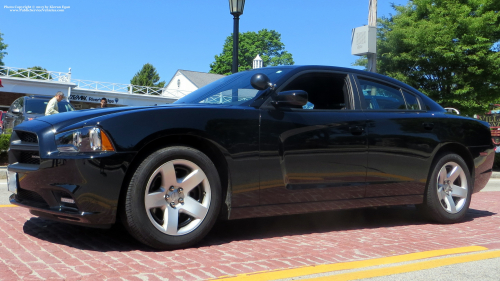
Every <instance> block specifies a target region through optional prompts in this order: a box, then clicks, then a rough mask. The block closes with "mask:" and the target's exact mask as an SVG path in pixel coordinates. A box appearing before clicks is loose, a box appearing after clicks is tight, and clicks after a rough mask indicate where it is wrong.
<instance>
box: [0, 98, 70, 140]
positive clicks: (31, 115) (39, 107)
mask: <svg viewBox="0 0 500 281" xmlns="http://www.w3.org/2000/svg"><path fill="white" fill-rule="evenodd" d="M51 98H52V97H46V96H24V97H20V98H18V99H16V100H15V101H14V102H13V103H12V104H11V106H10V108H9V110H8V111H7V112H6V114H5V118H4V119H3V130H4V132H5V131H7V132H8V131H11V130H12V129H13V128H14V127H15V126H17V125H19V124H21V123H22V122H24V121H30V120H33V119H35V118H38V117H41V116H45V108H47V103H48V102H49V100H50V99H51ZM57 105H58V106H59V113H63V112H68V111H73V110H75V109H74V108H73V106H72V105H71V104H70V103H69V102H68V101H66V100H63V101H61V102H59V103H58V104H57Z"/></svg>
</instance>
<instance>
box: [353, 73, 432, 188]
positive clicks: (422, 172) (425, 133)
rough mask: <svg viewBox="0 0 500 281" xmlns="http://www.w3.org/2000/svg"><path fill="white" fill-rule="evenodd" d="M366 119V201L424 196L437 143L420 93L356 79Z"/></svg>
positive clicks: (388, 84)
mask: <svg viewBox="0 0 500 281" xmlns="http://www.w3.org/2000/svg"><path fill="white" fill-rule="evenodd" d="M355 81H356V83H357V85H358V87H357V88H359V89H360V96H361V104H362V107H363V109H364V110H365V113H366V116H367V137H368V170H367V178H366V181H367V187H366V194H365V196H366V197H380V196H398V195H415V194H423V192H424V190H425V185H426V181H427V174H428V171H429V165H430V164H431V155H432V152H433V151H434V148H436V146H437V145H438V144H439V141H438V138H437V136H436V131H435V128H434V124H433V121H432V119H431V117H432V114H431V113H427V112H426V110H425V106H424V104H423V102H422V101H421V100H420V98H419V97H418V95H416V94H413V93H411V92H410V91H409V90H403V89H401V88H400V87H399V86H397V85H393V84H390V83H387V82H385V81H381V80H377V79H373V78H369V77H364V76H360V75H358V76H357V79H356V80H355Z"/></svg>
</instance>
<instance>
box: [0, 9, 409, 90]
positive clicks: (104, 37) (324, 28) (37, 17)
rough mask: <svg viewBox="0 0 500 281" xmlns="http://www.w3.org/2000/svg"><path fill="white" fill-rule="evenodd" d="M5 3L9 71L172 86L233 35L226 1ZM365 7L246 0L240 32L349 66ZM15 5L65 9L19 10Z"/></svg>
mask: <svg viewBox="0 0 500 281" xmlns="http://www.w3.org/2000/svg"><path fill="white" fill-rule="evenodd" d="M2 2H3V3H2V4H1V5H2V6H0V33H3V36H2V38H3V42H4V43H6V44H8V47H7V49H6V50H4V51H6V52H7V53H8V55H6V56H5V57H4V59H3V62H4V64H5V66H9V67H18V68H27V67H32V66H41V67H43V68H46V69H47V70H50V71H58V72H68V69H69V68H71V72H72V78H73V79H82V80H91V81H99V82H112V83H123V84H128V83H130V80H131V79H132V77H133V76H134V74H135V73H137V72H138V71H140V69H141V68H142V66H143V65H144V64H146V63H151V64H152V65H153V66H154V67H155V68H156V69H157V71H158V74H159V75H160V77H161V80H164V81H166V82H167V83H168V82H169V81H170V79H171V78H172V77H173V76H174V74H175V72H176V71H177V70H178V69H183V70H191V71H200V72H208V71H209V70H210V63H212V62H214V60H215V59H214V56H215V55H217V54H220V53H221V52H222V46H223V44H224V40H225V38H226V37H227V36H229V35H231V33H232V31H233V16H232V15H231V14H230V13H229V1H228V0H162V1H150V0H142V1H128V0H122V1H114V0H101V1H95V0H86V1H81V0H57V1H54V0H30V1H26V0H3V1H2ZM368 2H369V0H351V1H341V0H272V1H271V0H246V3H245V9H244V12H243V15H241V16H240V33H242V32H247V31H255V32H257V31H259V30H261V29H264V28H266V29H268V30H276V31H277V32H279V33H281V41H282V42H283V43H284V44H285V50H287V51H288V52H290V53H291V54H292V55H293V59H294V61H295V64H296V65H306V64H316V65H333V66H341V67H352V63H353V62H354V61H355V60H356V59H357V57H356V56H353V55H351V29H352V28H355V27H359V26H363V25H366V24H367V23H368ZM407 2H408V1H407V0H378V17H382V16H386V17H388V16H390V14H395V11H394V9H393V8H392V7H391V3H394V4H396V5H404V4H406V3H407ZM10 6H32V7H34V6H48V8H49V10H50V6H60V7H61V8H59V9H58V8H55V10H63V11H62V12H48V11H45V12H42V11H34V12H19V11H12V10H15V9H11V8H9V7H10ZM63 6H65V8H64V7H63ZM35 9H36V8H35ZM355 68H359V67H355Z"/></svg>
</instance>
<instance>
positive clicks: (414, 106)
mask: <svg viewBox="0 0 500 281" xmlns="http://www.w3.org/2000/svg"><path fill="white" fill-rule="evenodd" d="M403 95H404V97H405V100H406V108H407V109H410V110H420V105H419V103H418V99H417V97H416V96H414V95H412V94H410V93H408V92H405V91H403Z"/></svg>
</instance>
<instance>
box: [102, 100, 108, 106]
mask: <svg viewBox="0 0 500 281" xmlns="http://www.w3.org/2000/svg"><path fill="white" fill-rule="evenodd" d="M105 107H108V100H107V99H106V98H102V99H101V108H105Z"/></svg>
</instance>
